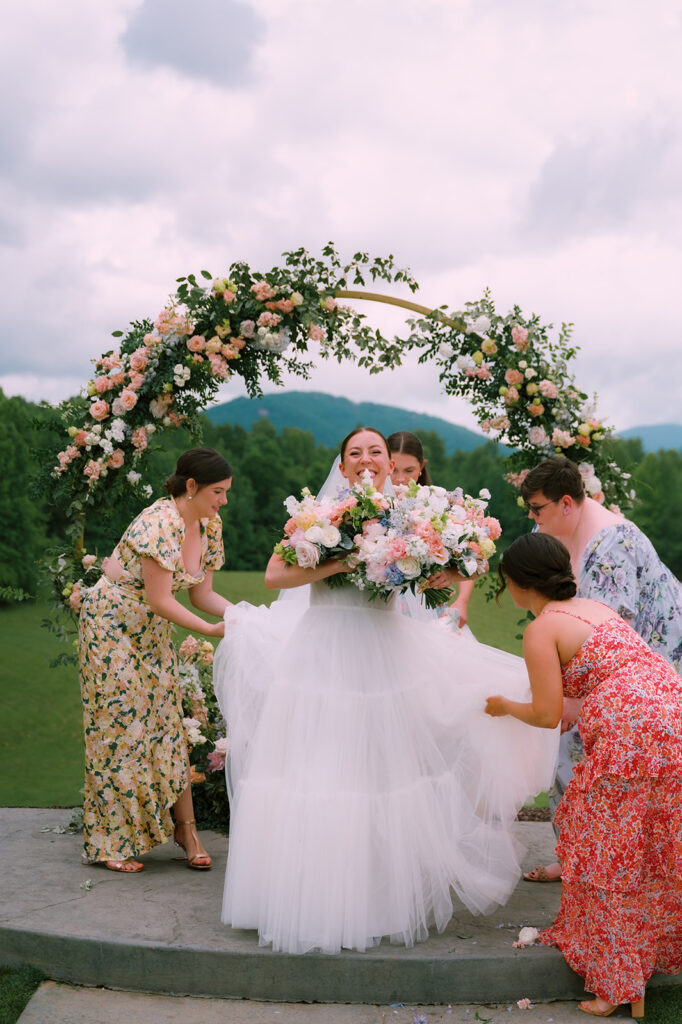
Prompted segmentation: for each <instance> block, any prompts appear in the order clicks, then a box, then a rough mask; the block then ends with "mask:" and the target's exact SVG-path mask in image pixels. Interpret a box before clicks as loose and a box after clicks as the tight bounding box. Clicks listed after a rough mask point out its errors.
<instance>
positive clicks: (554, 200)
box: [526, 118, 682, 242]
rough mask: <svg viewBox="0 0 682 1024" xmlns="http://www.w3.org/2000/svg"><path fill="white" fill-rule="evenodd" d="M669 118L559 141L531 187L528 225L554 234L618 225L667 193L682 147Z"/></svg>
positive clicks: (681, 166) (680, 172)
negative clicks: (611, 132) (666, 120)
mask: <svg viewBox="0 0 682 1024" xmlns="http://www.w3.org/2000/svg"><path fill="white" fill-rule="evenodd" d="M678 131H679V130H678V129H676V127H675V126H674V125H673V124H671V123H665V122H663V123H662V122H660V121H659V122H658V123H656V121H655V120H654V119H653V118H652V119H651V120H646V121H639V122H638V123H636V124H630V125H628V126H626V127H625V128H624V129H621V131H620V132H619V133H618V134H617V135H613V134H609V133H608V132H607V133H605V134H604V133H600V134H596V133H593V134H592V135H590V136H589V137H584V138H582V139H575V140H567V141H565V142H562V143H560V144H559V145H558V146H557V147H556V148H555V149H554V151H553V152H552V154H551V156H550V157H549V158H548V159H547V160H546V161H545V163H544V165H543V166H542V168H541V170H540V173H539V175H538V177H537V180H536V181H535V183H534V185H533V186H532V188H531V191H530V195H529V200H528V207H527V213H526V225H527V228H528V230H529V231H530V232H531V233H533V234H537V235H540V236H544V237H551V238H552V239H553V240H554V241H555V242H556V240H557V238H558V237H566V236H573V235H582V236H585V235H589V234H591V233H592V232H594V231H601V230H604V229H612V228H617V229H622V228H623V227H624V226H625V225H626V224H628V223H629V222H631V221H633V220H634V219H635V218H637V217H638V216H639V215H640V214H641V213H642V211H643V209H644V208H645V207H649V206H651V205H652V203H654V204H656V205H660V204H661V203H662V202H663V201H664V200H665V198H666V196H670V197H672V196H673V195H674V194H675V193H676V191H677V190H678V188H679V180H680V177H681V176H682V149H680V146H679V138H678V137H676V132H678Z"/></svg>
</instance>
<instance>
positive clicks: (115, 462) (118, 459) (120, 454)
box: [107, 448, 125, 469]
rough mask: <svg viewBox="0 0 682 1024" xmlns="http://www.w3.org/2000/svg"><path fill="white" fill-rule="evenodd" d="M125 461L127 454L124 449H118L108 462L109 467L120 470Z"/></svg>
mask: <svg viewBox="0 0 682 1024" xmlns="http://www.w3.org/2000/svg"><path fill="white" fill-rule="evenodd" d="M124 461H125V453H124V451H123V449H122V448H117V449H116V451H113V452H112V453H111V455H110V456H109V459H108V460H107V466H110V467H111V469H120V468H121V466H122V465H123V463H124Z"/></svg>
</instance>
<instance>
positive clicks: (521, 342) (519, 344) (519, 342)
mask: <svg viewBox="0 0 682 1024" xmlns="http://www.w3.org/2000/svg"><path fill="white" fill-rule="evenodd" d="M511 335H512V341H513V342H514V345H515V346H516V348H517V349H518V351H519V352H525V351H526V349H527V348H528V331H527V330H526V328H525V327H512V332H511Z"/></svg>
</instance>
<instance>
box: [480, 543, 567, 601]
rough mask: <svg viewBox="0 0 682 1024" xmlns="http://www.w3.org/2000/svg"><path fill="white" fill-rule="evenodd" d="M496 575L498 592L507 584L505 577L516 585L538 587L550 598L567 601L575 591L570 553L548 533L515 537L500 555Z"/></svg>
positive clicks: (538, 589) (551, 599) (523, 587)
mask: <svg viewBox="0 0 682 1024" xmlns="http://www.w3.org/2000/svg"><path fill="white" fill-rule="evenodd" d="M497 574H498V576H499V577H500V582H501V586H500V589H499V591H498V594H501V593H502V591H503V590H504V588H505V587H506V585H507V577H509V579H510V580H512V582H514V583H515V584H516V585H517V587H521V588H522V589H523V590H537V592H538V593H539V594H542V595H543V597H547V598H549V600H550V601H568V599H569V598H571V597H575V595H576V591H577V586H576V582H575V576H574V575H573V569H572V568H571V556H570V555H569V553H568V551H567V550H566V548H565V547H564V545H563V544H562V543H561V541H560V540H557V539H556V537H550V536H549V534H547V533H525V534H524V535H523V536H522V537H518V538H517V539H516V540H515V541H514V542H513V543H512V544H510V545H509V547H508V548H507V550H506V551H505V552H504V554H503V555H502V559H501V561H500V564H499V566H498V567H497Z"/></svg>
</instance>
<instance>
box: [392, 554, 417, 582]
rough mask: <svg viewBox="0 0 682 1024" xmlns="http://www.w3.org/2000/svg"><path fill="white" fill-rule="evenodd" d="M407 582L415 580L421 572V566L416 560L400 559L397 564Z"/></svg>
mask: <svg viewBox="0 0 682 1024" xmlns="http://www.w3.org/2000/svg"><path fill="white" fill-rule="evenodd" d="M395 564H396V565H397V567H398V568H399V569H400V571H401V573H402V574H403V576H404V577H405V579H406V580H413V579H415V578H416V577H417V576H419V574H420V572H421V564H420V562H419V561H418V560H417V559H416V558H399V559H398V561H397V562H396V563H395Z"/></svg>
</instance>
